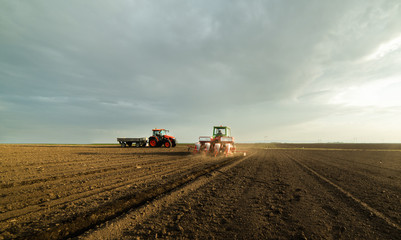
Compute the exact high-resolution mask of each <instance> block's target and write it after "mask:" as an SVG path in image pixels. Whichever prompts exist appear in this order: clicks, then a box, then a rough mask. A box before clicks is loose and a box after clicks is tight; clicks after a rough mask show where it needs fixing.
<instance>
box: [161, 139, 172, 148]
mask: <svg viewBox="0 0 401 240" xmlns="http://www.w3.org/2000/svg"><path fill="white" fill-rule="evenodd" d="M163 145H164V147H166V148H170V147H171V141H170V140H168V139H167V140H166V141H165V142H164V144H163Z"/></svg>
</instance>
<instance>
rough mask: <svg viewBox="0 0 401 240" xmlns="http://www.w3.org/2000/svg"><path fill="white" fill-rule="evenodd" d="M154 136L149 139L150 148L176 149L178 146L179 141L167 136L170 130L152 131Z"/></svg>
mask: <svg viewBox="0 0 401 240" xmlns="http://www.w3.org/2000/svg"><path fill="white" fill-rule="evenodd" d="M152 131H153V135H152V136H150V137H149V146H150V147H161V146H164V147H166V148H169V147H175V146H176V145H177V140H176V139H175V137H173V136H169V135H167V134H166V132H168V130H166V129H156V128H155V129H152Z"/></svg>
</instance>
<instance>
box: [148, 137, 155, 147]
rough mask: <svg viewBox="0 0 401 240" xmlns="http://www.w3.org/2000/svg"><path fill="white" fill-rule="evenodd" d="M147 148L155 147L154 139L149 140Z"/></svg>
mask: <svg viewBox="0 0 401 240" xmlns="http://www.w3.org/2000/svg"><path fill="white" fill-rule="evenodd" d="M149 146H150V147H156V146H157V141H156V139H154V138H152V139H150V140H149Z"/></svg>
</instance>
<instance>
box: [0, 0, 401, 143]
mask: <svg viewBox="0 0 401 240" xmlns="http://www.w3.org/2000/svg"><path fill="white" fill-rule="evenodd" d="M400 21H401V8H400V3H398V1H375V2H372V3H370V2H369V3H367V2H366V1H341V2H335V3H334V2H330V1H309V2H301V1H285V2H281V1H251V2H249V1H178V0H177V1H118V2H115V1H85V2H82V1H68V2H66V1H39V0H35V1H29V2H20V1H8V2H2V3H0V51H1V54H0V142H5V143H7V142H61V143H64V142H69V143H90V142H114V141H115V137H123V136H147V135H149V134H150V129H151V128H153V127H163V128H169V129H171V132H172V133H173V134H174V135H176V136H177V138H178V139H179V140H181V142H194V141H196V139H197V137H198V136H199V135H205V134H209V133H210V131H211V127H212V126H213V125H220V124H224V125H230V126H231V127H232V128H233V129H232V130H233V134H234V135H235V136H236V138H237V140H238V141H244V142H246V141H355V139H359V141H369V142H375V141H387V142H394V141H398V140H399V136H397V135H396V134H395V132H396V131H397V130H401V129H400V127H398V126H397V124H396V122H399V121H400V120H401V114H400V110H401V97H400V96H399V94H398V93H399V92H400V90H401V78H400V75H401V73H400V71H399V63H400V60H401V59H400V46H401V44H400V40H399V39H400V36H401V35H400V34H401V31H400V30H401V27H400V25H399V22H400ZM398 132H400V131H398Z"/></svg>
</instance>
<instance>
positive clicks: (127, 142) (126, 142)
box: [117, 137, 148, 147]
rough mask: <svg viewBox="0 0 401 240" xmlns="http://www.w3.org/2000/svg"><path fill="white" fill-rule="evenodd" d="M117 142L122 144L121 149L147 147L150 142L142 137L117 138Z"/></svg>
mask: <svg viewBox="0 0 401 240" xmlns="http://www.w3.org/2000/svg"><path fill="white" fill-rule="evenodd" d="M117 142H119V143H120V145H121V147H132V146H133V145H135V147H146V144H147V142H148V138H146V137H141V138H117Z"/></svg>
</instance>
